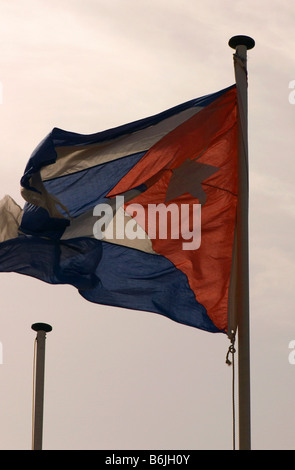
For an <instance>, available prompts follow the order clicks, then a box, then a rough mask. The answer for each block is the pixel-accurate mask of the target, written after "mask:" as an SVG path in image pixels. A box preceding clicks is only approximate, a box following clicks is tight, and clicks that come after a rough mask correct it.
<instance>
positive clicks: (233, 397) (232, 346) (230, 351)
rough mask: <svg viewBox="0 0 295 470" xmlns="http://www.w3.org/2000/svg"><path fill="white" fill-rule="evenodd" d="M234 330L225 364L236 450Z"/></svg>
mask: <svg viewBox="0 0 295 470" xmlns="http://www.w3.org/2000/svg"><path fill="white" fill-rule="evenodd" d="M235 339H236V337H235V332H234V331H232V334H231V344H230V345H229V348H228V351H227V355H226V360H225V362H226V364H227V365H228V366H232V413H233V450H236V417H235V415H236V414H235V408H236V404H235V352H236V350H235ZM230 354H231V355H232V357H231V360H230V359H229V356H230Z"/></svg>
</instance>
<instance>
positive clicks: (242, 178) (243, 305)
mask: <svg viewBox="0 0 295 470" xmlns="http://www.w3.org/2000/svg"><path fill="white" fill-rule="evenodd" d="M229 46H230V47H231V48H233V49H235V51H236V52H235V54H234V70H235V78H236V87H237V99H238V207H237V304H236V305H237V312H236V314H237V327H238V376H239V378H238V397H239V448H240V450H250V449H251V410H250V335H249V329H250V328H249V247H248V208H249V201H248V199H249V181H248V80H247V50H248V49H252V48H253V47H254V46H255V41H254V40H253V39H252V38H250V37H249V36H233V37H232V38H231V39H230V40H229Z"/></svg>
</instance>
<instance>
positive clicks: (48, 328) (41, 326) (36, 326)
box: [31, 323, 52, 333]
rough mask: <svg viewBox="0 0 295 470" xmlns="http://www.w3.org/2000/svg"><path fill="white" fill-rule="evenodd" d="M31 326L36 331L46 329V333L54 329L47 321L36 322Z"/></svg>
mask: <svg viewBox="0 0 295 470" xmlns="http://www.w3.org/2000/svg"><path fill="white" fill-rule="evenodd" d="M31 328H32V330H34V331H45V332H46V333H49V332H50V331H51V330H52V326H51V325H48V324H47V323H34V324H33V325H32V327H31Z"/></svg>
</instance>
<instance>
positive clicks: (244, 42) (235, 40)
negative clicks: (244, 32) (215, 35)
mask: <svg viewBox="0 0 295 470" xmlns="http://www.w3.org/2000/svg"><path fill="white" fill-rule="evenodd" d="M228 45H229V47H231V48H232V49H236V48H237V46H246V48H247V49H253V47H254V46H255V41H254V39H252V38H250V36H233V37H232V38H230V40H229V41H228Z"/></svg>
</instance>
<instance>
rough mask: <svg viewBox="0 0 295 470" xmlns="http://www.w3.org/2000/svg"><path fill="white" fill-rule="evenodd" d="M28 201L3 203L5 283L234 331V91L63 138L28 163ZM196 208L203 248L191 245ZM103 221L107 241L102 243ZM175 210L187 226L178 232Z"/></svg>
mask: <svg viewBox="0 0 295 470" xmlns="http://www.w3.org/2000/svg"><path fill="white" fill-rule="evenodd" d="M21 194H22V196H23V198H24V199H25V201H26V203H25V206H24V208H23V209H21V208H19V207H18V206H17V205H16V204H15V203H14V202H13V201H12V200H11V199H10V198H8V197H7V196H6V197H5V198H4V199H3V200H2V201H0V217H1V221H2V232H0V237H1V238H0V242H1V243H0V271H1V272H18V273H21V274H25V275H29V276H33V277H35V278H38V279H40V280H42V281H45V282H48V283H51V284H57V283H60V284H72V285H73V286H75V287H76V288H77V289H78V290H79V293H80V294H81V295H82V296H83V297H84V298H85V299H87V300H89V301H91V302H95V303H98V304H102V305H111V306H117V307H122V308H127V309H135V310H142V311H147V312H154V313H158V314H161V315H164V316H166V317H169V318H171V319H172V320H175V321H177V322H179V323H182V324H185V325H189V326H193V327H196V328H200V329H202V330H205V331H210V332H226V331H227V315H228V304H229V287H230V274H231V265H232V253H233V239H234V230H235V224H236V205H237V97H236V87H235V85H233V86H231V87H228V88H226V89H224V90H221V91H219V92H217V93H213V94H211V95H207V96H204V97H201V98H197V99H194V100H191V101H189V102H186V103H183V104H181V105H178V106H176V107H174V108H171V109H169V110H167V111H164V112H162V113H160V114H157V115H155V116H151V117H149V118H145V119H142V120H139V121H135V122H133V123H130V124H126V125H123V126H119V127H116V128H114V129H110V130H107V131H103V132H98V133H95V134H90V135H82V134H78V133H73V132H67V131H64V130H61V129H57V128H54V129H53V130H52V131H51V132H50V134H48V136H47V137H46V138H45V139H44V140H43V141H42V142H41V143H40V145H39V146H38V147H37V148H36V150H35V151H34V152H33V154H32V156H31V158H30V159H29V161H28V163H27V166H26V168H25V171H24V174H23V176H22V178H21ZM118 201H119V202H118ZM197 206H198V208H199V212H198V214H199V215H198V221H199V222H198V223H199V228H200V234H199V235H200V237H199V238H200V239H199V240H198V243H197V242H196V243H195V244H194V243H192V240H188V235H189V234H190V235H191V234H193V233H194V221H195V219H194V215H195V212H194V210H195V208H196V207H197ZM151 208H153V209H155V208H157V210H158V209H160V208H161V211H162V212H161V211H159V213H160V217H162V218H163V217H166V216H167V221H166V222H167V225H166V226H165V229H166V236H164V237H163V236H162V235H161V234H160V232H159V229H158V227H157V229H156V228H155V220H156V219H153V220H154V222H153V224H151V223H150V214H151V212H150V209H151ZM184 208H187V213H186V217H187V219H186V223H187V231H186V232H185V233H184V230H182V228H183V224H184V220H185V218H184V216H183V212H182V211H184ZM101 209H104V229H105V230H104V233H103V236H100V237H98V236H97V233H98V232H96V231H95V230H96V229H95V227H97V223H98V222H99V221H100V220H101V219H100V218H99V214H98V213H100V216H101ZM168 209H169V211H170V210H171V211H172V209H173V210H174V211H176V212H175V214H178V215H179V216H180V218H178V219H177V220H178V222H177V224H178V225H177V226H175V225H173V223H172V221H171V220H172V215H171V213H169V216H170V219H169V220H168V215H167V214H168ZM106 213H107V214H108V218H107V217H106ZM153 214H154V213H153ZM196 217H197V216H196ZM161 221H162V219H161V220H160V223H161ZM99 223H100V222H99ZM181 224H182V225H181ZM100 226H101V224H100ZM169 229H170V231H169ZM176 229H177V230H176ZM175 230H176V231H177V234H178V236H176V235H175V233H176V232H175ZM191 236H192V235H191ZM190 243H191V248H190ZM185 244H186V245H188V247H189V248H188V249H184V248H183V247H184V246H186V245H185Z"/></svg>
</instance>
